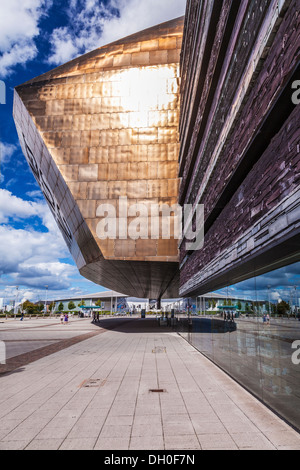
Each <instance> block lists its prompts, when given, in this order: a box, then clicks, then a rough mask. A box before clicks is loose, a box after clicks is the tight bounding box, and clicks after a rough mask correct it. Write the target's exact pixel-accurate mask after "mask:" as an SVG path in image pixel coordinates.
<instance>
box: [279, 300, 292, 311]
mask: <svg viewBox="0 0 300 470" xmlns="http://www.w3.org/2000/svg"><path fill="white" fill-rule="evenodd" d="M289 310H290V306H289V304H288V303H287V302H285V301H284V300H281V302H279V303H278V304H277V313H278V314H279V315H286V314H287V312H288V311H289Z"/></svg>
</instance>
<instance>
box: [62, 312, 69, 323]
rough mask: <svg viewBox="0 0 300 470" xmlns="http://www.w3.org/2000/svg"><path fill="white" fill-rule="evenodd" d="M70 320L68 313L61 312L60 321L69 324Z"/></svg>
mask: <svg viewBox="0 0 300 470" xmlns="http://www.w3.org/2000/svg"><path fill="white" fill-rule="evenodd" d="M68 321H69V315H68V314H67V313H65V314H63V313H62V314H61V315H60V323H61V324H62V325H63V324H67V323H68Z"/></svg>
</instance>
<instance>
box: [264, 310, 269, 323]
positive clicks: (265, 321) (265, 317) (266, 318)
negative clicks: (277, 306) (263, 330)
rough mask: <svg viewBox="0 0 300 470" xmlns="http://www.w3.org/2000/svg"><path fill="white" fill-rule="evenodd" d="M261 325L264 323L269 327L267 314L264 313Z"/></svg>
mask: <svg viewBox="0 0 300 470" xmlns="http://www.w3.org/2000/svg"><path fill="white" fill-rule="evenodd" d="M263 323H266V324H267V325H270V315H269V314H268V313H267V314H265V313H264V316H263Z"/></svg>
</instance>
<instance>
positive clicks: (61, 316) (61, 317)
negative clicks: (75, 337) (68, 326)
mask: <svg viewBox="0 0 300 470" xmlns="http://www.w3.org/2000/svg"><path fill="white" fill-rule="evenodd" d="M63 323H64V314H63V313H61V314H60V324H61V325H63Z"/></svg>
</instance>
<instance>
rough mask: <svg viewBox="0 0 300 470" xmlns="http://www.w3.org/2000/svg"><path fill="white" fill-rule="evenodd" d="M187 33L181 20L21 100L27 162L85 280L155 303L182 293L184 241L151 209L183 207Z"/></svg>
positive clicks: (73, 68) (61, 71) (38, 86)
mask: <svg viewBox="0 0 300 470" xmlns="http://www.w3.org/2000/svg"><path fill="white" fill-rule="evenodd" d="M182 31H183V18H179V19H175V20H172V21H170V22H167V23H164V24H162V25H158V26H155V27H153V28H150V29H147V30H145V31H142V32H141V33H137V34H134V35H132V36H129V37H127V38H125V39H121V40H119V41H116V42H114V43H113V44H109V45H108V46H104V47H101V48H99V49H96V50H95V51H92V52H90V53H88V54H85V55H83V56H81V57H78V58H77V59H74V60H72V61H71V62H68V63H67V64H65V65H62V66H60V67H57V68H56V69H54V70H51V71H50V72H47V73H45V74H43V75H41V76H40V77H37V78H34V79H32V80H30V81H29V82H26V83H24V84H23V85H21V86H18V87H17V88H16V90H15V96H14V119H15V123H16V128H17V132H18V135H19V139H20V143H21V146H22V149H23V152H24V155H25V157H26V159H27V161H28V163H29V166H30V167H31V169H32V171H33V173H34V175H35V177H36V179H37V181H38V183H39V185H40V187H41V189H42V191H43V193H44V195H45V198H46V200H47V202H48V204H49V207H50V209H51V210H52V213H53V215H54V217H55V219H56V221H57V223H58V225H59V227H60V229H61V231H62V234H63V236H64V238H65V240H66V243H67V245H68V247H69V249H70V252H71V254H72V256H73V258H74V260H75V261H76V264H77V267H78V269H79V271H80V273H81V274H82V275H83V276H85V277H86V278H88V279H89V280H91V281H93V282H95V283H97V284H101V285H102V286H104V287H106V288H110V289H115V288H117V289H119V290H120V291H121V292H125V293H126V294H128V295H134V296H138V297H145V298H150V299H152V298H153V299H160V298H162V297H177V296H178V287H179V284H178V283H179V269H178V247H177V244H178V240H177V239H175V238H174V237H173V238H172V237H171V238H170V237H169V238H166V237H164V236H163V233H162V231H163V227H162V223H161V218H162V216H161V214H160V213H159V212H158V211H156V210H155V213H153V212H151V220H150V213H149V214H148V212H147V213H145V211H147V210H148V208H149V211H150V207H151V208H155V209H156V208H157V207H158V205H159V204H164V205H165V206H166V207H171V206H172V205H173V204H174V203H177V197H178V186H179V179H178V152H179V140H178V120H179V85H180V83H179V79H180V77H179V59H180V50H181V41H182ZM106 214H107V219H108V220H107V225H108V229H109V228H110V225H111V223H112V225H113V224H114V223H115V222H114V221H115V220H116V217H117V218H118V219H117V221H118V224H117V226H115V227H114V228H115V233H114V234H112V233H111V232H109V236H106V227H105V224H104V222H105V215H106ZM103 220H104V222H103ZM142 230H144V232H142ZM148 230H149V234H148ZM145 231H146V232H147V234H145Z"/></svg>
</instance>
